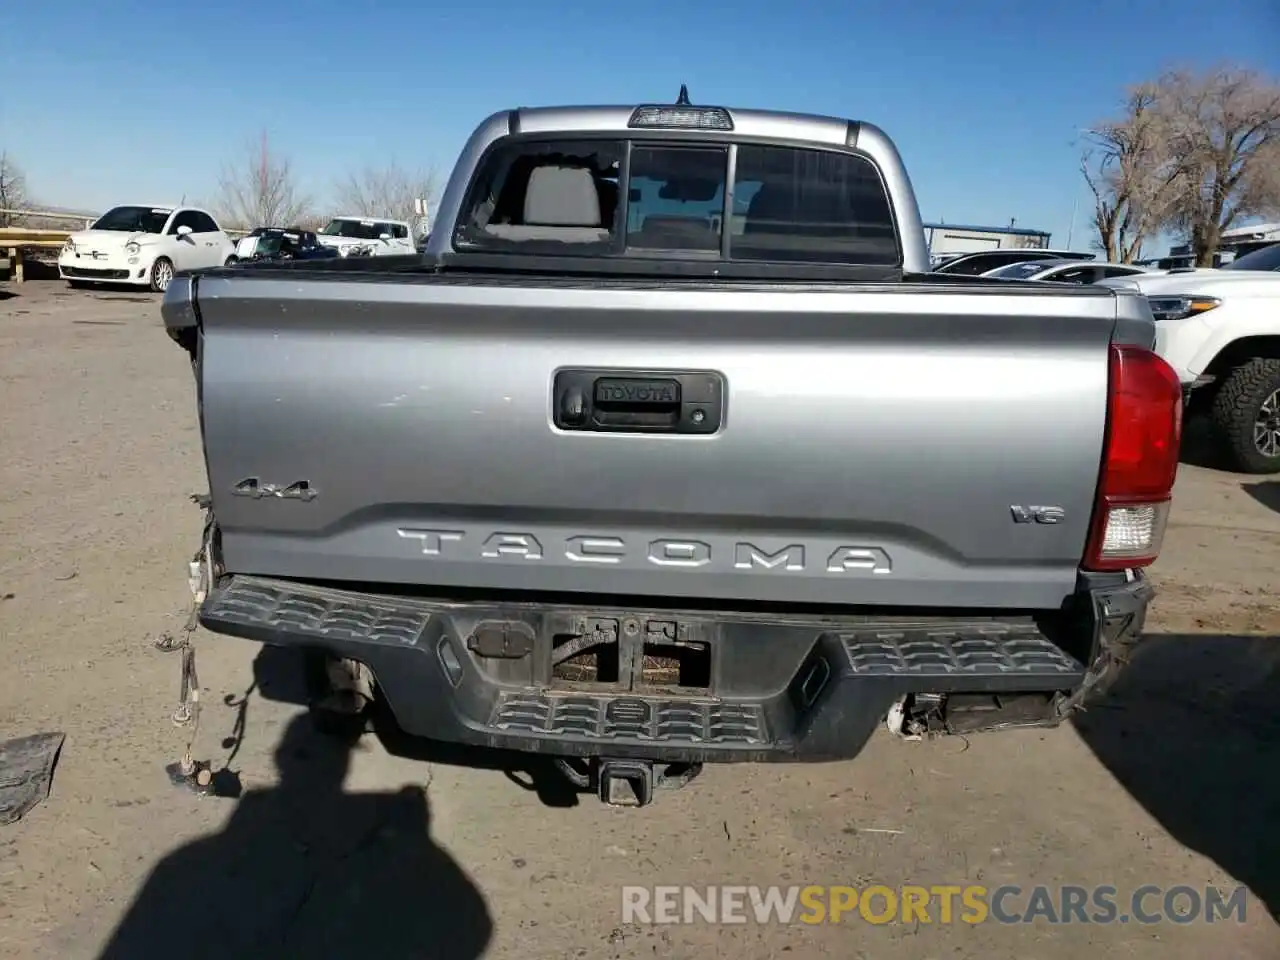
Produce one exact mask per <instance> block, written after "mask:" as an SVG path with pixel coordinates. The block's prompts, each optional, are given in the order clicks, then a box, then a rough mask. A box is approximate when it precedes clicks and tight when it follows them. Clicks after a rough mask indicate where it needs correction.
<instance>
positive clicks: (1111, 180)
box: [1080, 83, 1177, 263]
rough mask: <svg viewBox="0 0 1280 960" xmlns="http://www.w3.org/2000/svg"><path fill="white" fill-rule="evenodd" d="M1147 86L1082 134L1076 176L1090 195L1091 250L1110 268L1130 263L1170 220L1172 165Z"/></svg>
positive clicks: (1154, 96) (1155, 101) (1136, 89)
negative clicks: (1116, 113) (1112, 115)
mask: <svg viewBox="0 0 1280 960" xmlns="http://www.w3.org/2000/svg"><path fill="white" fill-rule="evenodd" d="M1158 103H1159V95H1158V90H1157V88H1156V86H1155V85H1153V84H1149V83H1148V84H1142V85H1141V86H1138V87H1134V88H1133V89H1131V90H1130V91H1129V93H1128V95H1127V97H1126V99H1125V104H1124V109H1123V111H1122V113H1121V115H1120V116H1119V117H1116V118H1113V119H1110V120H1106V121H1103V122H1101V123H1098V124H1095V125H1094V126H1093V127H1091V128H1090V129H1089V130H1087V131H1085V137H1086V146H1085V148H1084V151H1083V153H1082V155H1081V158H1080V172H1081V173H1082V174H1083V175H1084V179H1085V183H1087V184H1088V185H1089V190H1090V192H1091V193H1092V194H1093V217H1092V222H1093V226H1094V228H1095V229H1096V230H1097V232H1098V237H1097V246H1098V247H1099V248H1101V249H1102V251H1103V253H1104V255H1105V256H1106V259H1107V260H1108V261H1109V262H1111V263H1132V262H1133V261H1134V260H1136V259H1138V258H1139V257H1140V256H1142V245H1143V243H1144V242H1145V241H1146V240H1147V239H1148V238H1149V237H1151V236H1152V235H1153V234H1155V233H1157V232H1158V231H1159V230H1160V228H1161V227H1162V226H1163V225H1164V224H1165V223H1166V222H1167V221H1168V219H1169V217H1170V216H1171V205H1172V202H1173V195H1174V188H1173V183H1174V180H1175V179H1176V177H1177V169H1176V166H1175V165H1174V164H1173V163H1172V159H1171V157H1170V154H1169V152H1168V150H1167V149H1166V144H1165V142H1164V140H1163V136H1164V130H1163V127H1164V124H1163V120H1162V117H1161V116H1160V114H1159V110H1158Z"/></svg>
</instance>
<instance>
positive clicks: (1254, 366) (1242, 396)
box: [1211, 358, 1280, 473]
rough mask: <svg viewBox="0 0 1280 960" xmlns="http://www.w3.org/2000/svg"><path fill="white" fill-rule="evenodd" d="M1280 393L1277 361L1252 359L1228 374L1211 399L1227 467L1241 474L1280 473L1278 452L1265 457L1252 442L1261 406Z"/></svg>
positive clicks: (1215, 425)
mask: <svg viewBox="0 0 1280 960" xmlns="http://www.w3.org/2000/svg"><path fill="white" fill-rule="evenodd" d="M1277 390H1280V360H1264V359H1260V358H1255V359H1253V360H1250V361H1248V362H1247V363H1243V364H1241V365H1240V366H1238V367H1236V368H1235V369H1234V370H1232V371H1231V373H1230V375H1229V376H1228V377H1227V378H1226V380H1225V381H1224V382H1223V384H1222V387H1221V389H1219V390H1218V395H1217V396H1216V397H1214V398H1213V408H1212V410H1211V418H1212V421H1213V428H1214V432H1215V433H1216V434H1217V439H1218V441H1219V443H1220V445H1221V447H1222V451H1223V453H1224V455H1225V456H1226V458H1227V462H1228V464H1229V466H1230V467H1231V468H1232V469H1234V470H1236V471H1238V472H1240V473H1280V453H1278V454H1277V455H1276V456H1270V457H1269V456H1267V455H1266V454H1264V453H1263V452H1262V451H1261V450H1259V449H1258V447H1257V444H1256V443H1254V439H1253V428H1254V423H1255V422H1256V421H1257V419H1258V415H1259V413H1260V411H1261V409H1262V405H1263V403H1265V402H1266V400H1267V398H1268V397H1270V396H1271V394H1273V393H1275V392H1276V391H1277Z"/></svg>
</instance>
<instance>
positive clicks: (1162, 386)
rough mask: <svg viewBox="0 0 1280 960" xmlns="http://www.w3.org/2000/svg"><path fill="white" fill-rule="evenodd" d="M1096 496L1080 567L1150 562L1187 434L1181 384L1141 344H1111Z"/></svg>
mask: <svg viewBox="0 0 1280 960" xmlns="http://www.w3.org/2000/svg"><path fill="white" fill-rule="evenodd" d="M1110 366H1111V369H1110V378H1109V383H1108V390H1107V431H1106V441H1105V449H1104V453H1103V460H1102V470H1101V473H1100V475H1099V480H1098V499H1097V503H1096V505H1095V507H1094V514H1093V523H1092V528H1091V530H1090V535H1089V544H1088V547H1087V549H1086V551H1085V558H1084V563H1083V566H1084V568H1085V569H1087V570H1125V569H1128V568H1131V567H1145V566H1148V565H1150V564H1151V563H1153V562H1155V559H1156V557H1158V556H1159V555H1160V546H1161V543H1162V541H1163V540H1164V529H1165V524H1166V522H1167V520H1168V517H1169V501H1170V498H1171V497H1172V495H1173V484H1174V480H1175V479H1176V478H1177V475H1178V450H1179V446H1180V444H1181V441H1182V385H1181V384H1180V383H1179V382H1178V376H1177V374H1176V373H1174V371H1173V368H1172V367H1170V366H1169V364H1167V363H1165V362H1164V360H1162V359H1161V358H1160V357H1158V356H1157V355H1156V354H1154V353H1152V352H1151V351H1150V350H1147V349H1145V348H1143V347H1135V346H1129V345H1113V346H1112V347H1111V363H1110Z"/></svg>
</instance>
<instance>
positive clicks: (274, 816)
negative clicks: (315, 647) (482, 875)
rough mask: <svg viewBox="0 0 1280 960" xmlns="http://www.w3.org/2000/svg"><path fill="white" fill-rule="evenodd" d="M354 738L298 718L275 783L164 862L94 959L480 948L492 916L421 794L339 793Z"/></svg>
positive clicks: (396, 954) (285, 741)
mask: <svg viewBox="0 0 1280 960" xmlns="http://www.w3.org/2000/svg"><path fill="white" fill-rule="evenodd" d="M355 746H356V744H355V741H354V739H348V740H343V739H340V738H335V737H322V736H320V735H319V734H317V733H316V732H315V731H314V728H313V726H312V723H311V721H310V719H309V718H308V717H307V715H306V714H301V715H299V716H297V717H295V718H294V719H293V721H292V722H291V723H290V724H289V725H288V727H287V729H286V731H285V733H284V736H283V737H282V739H281V741H280V744H279V746H278V747H277V749H276V754H275V759H276V764H277V766H278V768H279V773H280V780H279V785H278V786H275V787H272V788H268V789H261V790H249V791H247V792H246V793H245V794H244V795H243V796H242V797H241V798H240V799H239V801H238V802H237V803H236V806H235V809H234V810H233V812H232V813H231V816H230V818H229V819H228V821H227V824H226V826H225V828H224V829H223V830H222V831H221V832H219V833H217V834H215V835H212V836H209V837H204V838H201V839H199V840H196V841H194V842H192V843H190V844H188V845H186V846H184V847H182V848H180V849H178V850H176V851H175V852H173V853H171V854H170V855H169V856H167V857H166V858H165V859H164V860H162V861H161V862H160V864H159V865H158V866H156V868H155V869H154V870H153V871H152V872H151V875H150V876H149V877H148V879H147V881H146V883H145V884H144V886H143V888H142V889H141V891H140V892H139V893H138V896H137V897H136V898H135V900H134V902H133V904H132V905H131V906H130V908H129V910H128V912H127V913H126V915H125V917H124V919H123V920H122V921H121V923H120V925H119V926H118V927H117V928H116V930H115V932H114V933H113V935H112V938H111V940H110V941H109V943H108V944H107V946H106V948H105V949H104V951H103V952H102V954H101V955H100V960H125V958H128V960H134V958H139V957H164V956H170V955H173V956H182V957H211V958H212V957H219V958H224V957H236V958H241V957H244V958H250V957H264V958H265V957H272V958H274V957H293V956H298V957H338V956H345V957H353V958H354V957H365V956H368V957H378V958H380V960H392V958H400V957H404V958H408V957H423V956H431V957H440V958H443V960H475V958H478V957H480V956H481V955H482V954H483V952H484V950H485V948H486V946H487V945H488V942H489V939H490V936H491V933H492V922H491V919H490V916H489V911H488V908H487V906H486V904H485V901H484V898H483V897H482V896H481V894H480V892H479V890H478V889H477V888H476V886H475V885H474V884H473V883H472V881H471V880H470V879H469V878H468V876H467V875H466V873H465V872H464V871H463V870H462V869H461V868H460V867H459V866H458V865H457V864H456V863H455V862H454V861H453V860H452V859H451V858H450V857H449V855H448V854H447V853H445V852H444V851H443V850H441V849H440V848H439V847H437V846H436V845H435V844H434V843H433V842H432V840H431V837H430V816H429V810H428V805H427V798H426V793H425V791H424V790H422V789H421V788H418V787H407V788H403V789H401V790H399V791H397V792H394V793H392V792H387V793H362V794H348V793H344V792H343V790H342V784H343V779H344V777H345V774H346V772H347V767H348V763H349V758H350V753H351V751H352V749H354V748H355Z"/></svg>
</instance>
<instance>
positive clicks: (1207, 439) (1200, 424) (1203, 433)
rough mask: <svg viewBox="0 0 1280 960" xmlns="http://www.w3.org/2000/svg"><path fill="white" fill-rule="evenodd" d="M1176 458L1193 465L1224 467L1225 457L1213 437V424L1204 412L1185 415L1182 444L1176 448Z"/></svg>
mask: <svg viewBox="0 0 1280 960" xmlns="http://www.w3.org/2000/svg"><path fill="white" fill-rule="evenodd" d="M1178 460H1179V462H1180V463H1185V464H1189V465H1190V466H1193V467H1205V468H1206V469H1209V470H1222V469H1226V468H1225V467H1224V464H1225V463H1226V457H1225V456H1224V455H1223V452H1222V447H1221V445H1220V444H1219V443H1218V441H1217V440H1216V439H1214V434H1213V424H1212V423H1211V422H1210V421H1209V418H1208V417H1207V416H1206V415H1205V414H1203V413H1198V414H1194V415H1191V414H1189V415H1187V419H1186V421H1185V422H1184V423H1183V426H1182V446H1181V447H1180V448H1179V450H1178Z"/></svg>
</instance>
